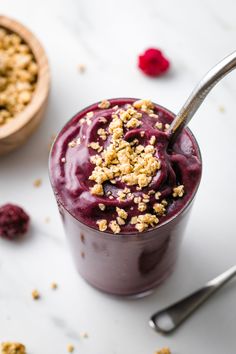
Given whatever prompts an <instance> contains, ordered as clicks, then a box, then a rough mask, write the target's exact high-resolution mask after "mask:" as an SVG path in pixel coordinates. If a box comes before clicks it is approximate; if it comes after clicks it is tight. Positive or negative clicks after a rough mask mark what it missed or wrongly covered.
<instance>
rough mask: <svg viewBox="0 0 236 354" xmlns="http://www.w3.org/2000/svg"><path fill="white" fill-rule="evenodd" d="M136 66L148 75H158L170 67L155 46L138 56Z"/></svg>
mask: <svg viewBox="0 0 236 354" xmlns="http://www.w3.org/2000/svg"><path fill="white" fill-rule="evenodd" d="M138 67H139V68H140V69H141V70H142V71H143V72H144V74H146V75H148V76H153V77H155V76H160V75H162V74H164V73H165V72H166V71H167V70H168V69H169V67H170V62H169V61H168V60H167V59H166V58H165V57H164V55H163V54H162V52H161V51H160V50H159V49H156V48H150V49H147V50H146V51H145V52H144V53H143V54H142V55H140V56H139V57H138Z"/></svg>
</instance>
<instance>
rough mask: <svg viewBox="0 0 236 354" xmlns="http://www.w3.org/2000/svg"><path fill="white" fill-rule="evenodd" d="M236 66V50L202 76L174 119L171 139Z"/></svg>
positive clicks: (170, 134) (170, 133) (170, 130)
mask: <svg viewBox="0 0 236 354" xmlns="http://www.w3.org/2000/svg"><path fill="white" fill-rule="evenodd" d="M235 68H236V51H234V52H233V53H231V54H230V55H228V56H227V57H226V58H224V59H223V60H221V61H220V62H219V63H218V64H217V65H215V66H214V67H213V68H212V69H211V70H210V71H208V73H207V74H206V75H205V76H204V77H203V78H202V80H201V81H200V82H199V84H198V85H197V86H196V87H195V89H194V90H193V92H192V93H191V95H190V96H189V98H188V99H187V101H186V102H185V104H184V105H183V107H182V108H181V110H180V111H179V113H178V114H177V116H176V117H175V119H174V120H173V122H172V124H171V125H170V128H169V129H168V131H167V133H168V134H169V137H170V139H171V140H174V139H175V138H176V136H177V135H178V134H179V133H180V131H181V130H182V129H183V128H184V126H185V125H187V124H188V122H189V121H190V120H191V118H192V117H193V115H194V113H195V112H196V111H197V109H198V108H199V107H200V105H201V104H202V102H203V101H204V99H205V98H206V96H207V95H208V93H209V92H210V91H211V89H212V88H213V87H214V86H215V85H216V84H217V82H218V81H220V80H221V79H222V78H223V77H224V76H225V75H227V74H228V73H229V72H230V71H232V70H233V69H235Z"/></svg>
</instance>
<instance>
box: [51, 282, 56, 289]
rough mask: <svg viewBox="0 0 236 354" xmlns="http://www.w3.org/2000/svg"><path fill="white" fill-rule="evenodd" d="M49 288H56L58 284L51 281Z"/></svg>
mask: <svg viewBox="0 0 236 354" xmlns="http://www.w3.org/2000/svg"><path fill="white" fill-rule="evenodd" d="M51 288H52V289H53V290H56V289H57V288H58V284H57V283H55V282H53V283H51Z"/></svg>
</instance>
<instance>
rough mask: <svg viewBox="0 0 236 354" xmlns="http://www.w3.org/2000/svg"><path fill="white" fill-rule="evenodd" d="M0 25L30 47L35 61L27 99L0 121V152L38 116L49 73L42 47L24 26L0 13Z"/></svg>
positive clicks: (10, 146) (23, 137) (13, 145)
mask: <svg viewBox="0 0 236 354" xmlns="http://www.w3.org/2000/svg"><path fill="white" fill-rule="evenodd" d="M0 27H3V28H5V29H7V30H9V31H11V32H15V33H16V34H18V35H19V36H20V37H21V38H22V39H23V40H24V41H25V42H26V44H27V45H28V46H29V47H30V49H31V51H32V53H33V55H34V57H35V61H36V62H37V64H38V78H37V82H36V87H35V91H34V94H33V97H32V99H31V101H30V103H29V104H28V105H27V106H26V107H25V109H24V110H23V111H22V112H20V113H18V114H17V116H16V117H15V118H14V119H12V120H11V121H9V122H7V123H6V124H3V125H0V155H4V154H6V153H8V152H10V151H12V150H14V149H16V148H18V147H19V146H20V145H22V144H23V143H24V142H25V141H26V140H27V138H28V137H29V136H30V135H31V134H32V133H33V132H34V130H35V129H36V128H37V126H38V125H39V123H40V121H41V120H42V118H43V113H44V110H45V108H46V105H47V99H48V94H49V83H50V75H49V65H48V60H47V56H46V54H45V51H44V49H43V47H42V46H41V44H40V42H39V41H38V39H37V38H36V37H35V36H34V35H33V34H32V33H31V32H30V31H29V30H28V29H27V28H25V27H24V26H23V25H22V24H20V23H19V22H17V21H15V20H13V19H10V18H8V17H5V16H0Z"/></svg>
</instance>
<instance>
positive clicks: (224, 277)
mask: <svg viewBox="0 0 236 354" xmlns="http://www.w3.org/2000/svg"><path fill="white" fill-rule="evenodd" d="M235 276H236V265H235V266H233V267H232V268H230V269H228V270H227V271H226V272H224V273H223V274H221V275H219V276H218V277H216V278H215V279H212V280H210V281H209V282H208V283H206V285H205V286H204V287H203V288H201V289H199V290H197V291H195V292H194V293H192V294H191V295H189V296H187V297H185V298H184V299H182V300H180V301H178V302H176V303H175V304H173V305H171V306H169V307H167V308H166V309H164V310H161V311H158V312H157V313H155V314H154V315H153V316H152V317H151V318H150V321H149V324H150V326H151V327H152V328H153V329H155V330H156V331H158V332H161V333H163V334H168V333H170V332H173V331H174V330H175V329H176V328H177V327H178V326H179V325H180V324H181V323H182V322H183V321H184V320H185V319H186V318H187V317H189V315H190V314H191V313H192V312H194V311H195V310H196V309H197V308H198V307H199V306H200V305H201V304H202V303H203V302H205V301H206V300H207V299H208V298H209V297H210V296H211V295H212V294H214V293H215V292H216V291H217V290H219V289H220V288H221V287H222V286H223V285H224V284H226V283H227V282H228V281H229V280H231V279H232V278H233V277H235Z"/></svg>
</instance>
